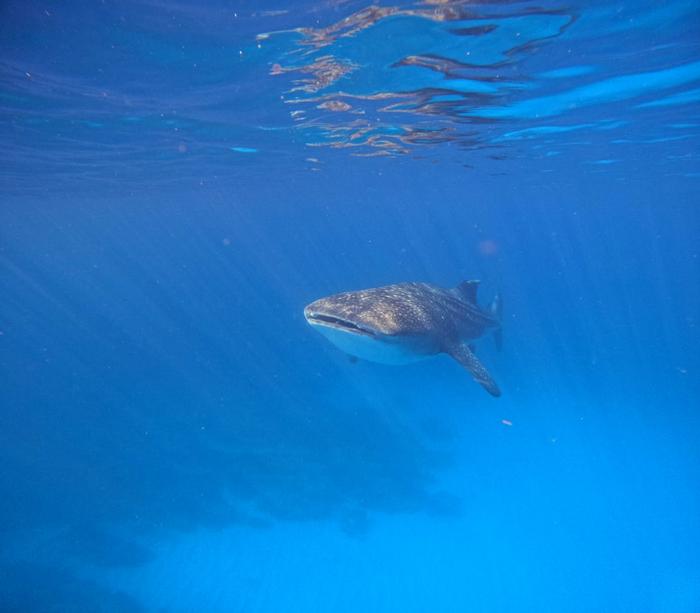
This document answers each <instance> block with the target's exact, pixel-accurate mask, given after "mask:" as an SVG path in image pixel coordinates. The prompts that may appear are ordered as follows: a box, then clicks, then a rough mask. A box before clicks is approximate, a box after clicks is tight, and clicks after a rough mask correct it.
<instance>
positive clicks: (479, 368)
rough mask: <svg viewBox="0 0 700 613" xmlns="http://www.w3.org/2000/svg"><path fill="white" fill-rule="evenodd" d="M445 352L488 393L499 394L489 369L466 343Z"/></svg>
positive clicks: (499, 391)
mask: <svg viewBox="0 0 700 613" xmlns="http://www.w3.org/2000/svg"><path fill="white" fill-rule="evenodd" d="M446 353H448V354H449V355H451V356H452V357H453V358H454V359H455V360H457V361H458V362H459V363H460V364H461V365H462V366H464V368H466V369H467V370H468V371H469V372H470V373H471V375H472V377H474V381H476V382H477V383H478V384H479V385H481V387H483V388H484V389H485V390H486V391H487V392H488V393H489V394H491V395H492V396H500V395H501V390H499V389H498V385H496V382H495V381H494V380H493V379H492V378H491V375H490V374H489V371H488V370H486V368H485V367H484V365H483V364H482V363H481V362H480V361H479V359H478V358H477V357H476V356H475V355H474V352H473V351H472V350H471V349H469V347H468V346H467V345H455V346H453V347H450V348H449V349H447V350H446Z"/></svg>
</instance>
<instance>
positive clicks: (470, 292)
mask: <svg viewBox="0 0 700 613" xmlns="http://www.w3.org/2000/svg"><path fill="white" fill-rule="evenodd" d="M479 283H481V281H462V282H461V283H460V284H459V285H458V286H457V287H455V291H456V292H457V293H458V294H459V295H460V296H461V297H462V299H464V300H466V301H467V302H471V303H472V304H476V290H477V289H479Z"/></svg>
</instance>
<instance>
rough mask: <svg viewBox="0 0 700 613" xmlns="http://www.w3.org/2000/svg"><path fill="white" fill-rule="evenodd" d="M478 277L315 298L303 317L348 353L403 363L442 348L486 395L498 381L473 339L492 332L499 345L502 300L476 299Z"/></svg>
mask: <svg viewBox="0 0 700 613" xmlns="http://www.w3.org/2000/svg"><path fill="white" fill-rule="evenodd" d="M478 287H479V281H463V282H462V283H460V284H459V285H457V287H454V288H449V289H445V288H442V287H438V286H437V285H432V284H430V283H417V282H407V283H397V284H394V285H386V286H383V287H375V288H371V289H363V290H359V291H352V292H343V293H340V294H333V295H332V296H327V297H325V298H320V299H319V300H316V301H315V302H312V303H311V304H309V305H308V306H307V307H306V308H305V309H304V317H305V318H306V321H307V322H308V323H309V324H310V325H311V326H313V327H314V328H315V329H316V330H318V331H319V332H321V333H322V334H323V335H324V336H326V337H327V338H328V340H330V341H331V342H332V343H333V344H334V345H336V346H337V347H338V348H340V349H342V350H343V351H345V352H346V353H348V354H350V355H351V356H354V357H357V358H362V359H365V360H369V361H372V362H380V363H384V364H406V363H409V362H414V361H416V360H422V359H425V358H428V357H431V356H434V355H437V354H439V353H446V354H447V355H449V356H451V357H452V358H454V359H455V360H456V361H457V362H459V364H461V365H462V366H463V367H464V368H465V369H466V370H467V371H468V372H469V373H470V374H471V375H472V377H473V379H474V380H475V381H476V382H477V383H479V384H480V385H481V386H482V387H483V388H484V389H485V390H486V391H487V392H488V393H489V394H491V395H492V396H500V395H501V392H500V390H499V388H498V385H497V384H496V382H495V381H494V380H493V378H492V377H491V375H490V374H489V372H488V370H486V367H485V366H484V365H483V364H482V363H481V362H480V361H479V359H478V358H477V357H476V355H475V353H474V346H473V344H472V341H474V340H476V339H478V338H479V337H481V336H483V335H484V334H485V333H486V332H489V331H490V332H492V333H493V335H494V338H495V340H496V345H497V346H498V347H499V348H500V345H501V311H502V303H501V298H500V296H499V295H496V297H495V298H494V300H493V302H492V303H491V306H490V307H489V308H488V309H482V308H481V307H480V306H479V304H478V302H477V289H478Z"/></svg>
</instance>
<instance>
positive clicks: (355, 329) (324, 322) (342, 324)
mask: <svg viewBox="0 0 700 613" xmlns="http://www.w3.org/2000/svg"><path fill="white" fill-rule="evenodd" d="M304 315H305V317H306V321H308V322H309V323H310V324H312V325H316V326H325V327H327V328H335V329H336V330H342V331H343V332H349V333H351V334H361V335H363V336H375V333H374V331H373V330H371V329H369V328H366V327H363V326H362V325H359V324H356V323H353V322H352V321H348V320H347V319H343V318H342V317H335V316H334V315H326V314H324V313H313V312H308V311H307V312H306V313H304Z"/></svg>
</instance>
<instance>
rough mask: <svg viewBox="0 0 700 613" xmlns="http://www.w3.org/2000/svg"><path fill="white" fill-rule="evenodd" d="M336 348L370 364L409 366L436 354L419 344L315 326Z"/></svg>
mask: <svg viewBox="0 0 700 613" xmlns="http://www.w3.org/2000/svg"><path fill="white" fill-rule="evenodd" d="M314 327H315V328H316V329H317V330H318V331H319V332H320V333H321V334H323V335H324V336H325V337H326V338H327V339H328V340H329V341H331V343H333V344H334V345H335V346H336V347H338V348H339V349H341V350H342V351H344V352H345V353H348V354H350V355H354V356H356V357H358V358H361V359H363V360H369V361H370V362H379V363H381V364H409V363H410V362H417V361H418V360H424V359H425V358H428V357H430V356H431V355H433V354H434V353H436V352H434V351H433V352H426V351H425V350H424V348H422V347H420V345H419V344H418V343H415V342H411V341H409V340H400V339H396V338H391V339H389V340H386V341H383V340H378V339H376V338H373V337H370V336H364V335H362V334H353V333H351V332H345V331H343V330H339V329H338V328H331V327H329V326H314Z"/></svg>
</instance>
